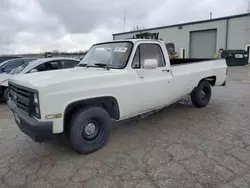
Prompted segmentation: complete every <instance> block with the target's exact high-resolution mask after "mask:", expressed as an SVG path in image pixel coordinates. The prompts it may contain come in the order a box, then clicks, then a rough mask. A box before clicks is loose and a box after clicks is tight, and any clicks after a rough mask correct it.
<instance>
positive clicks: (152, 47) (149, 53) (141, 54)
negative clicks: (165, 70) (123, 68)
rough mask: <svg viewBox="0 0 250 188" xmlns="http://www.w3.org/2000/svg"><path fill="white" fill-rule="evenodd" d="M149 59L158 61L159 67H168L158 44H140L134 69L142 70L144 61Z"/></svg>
mask: <svg viewBox="0 0 250 188" xmlns="http://www.w3.org/2000/svg"><path fill="white" fill-rule="evenodd" d="M147 59H156V60H157V64H158V67H164V66H165V65H166V64H165V60H164V56H163V53H162V50H161V47H160V46H159V45H158V44H140V45H139V46H138V47H137V50H136V53H135V56H134V59H133V62H132V68H133V69H140V68H142V67H143V64H144V61H145V60H147Z"/></svg>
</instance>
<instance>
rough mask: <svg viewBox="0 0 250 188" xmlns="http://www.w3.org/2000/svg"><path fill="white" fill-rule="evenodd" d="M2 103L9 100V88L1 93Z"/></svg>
mask: <svg viewBox="0 0 250 188" xmlns="http://www.w3.org/2000/svg"><path fill="white" fill-rule="evenodd" d="M3 98H4V101H5V102H7V101H8V100H9V88H7V89H5V90H4V92H3Z"/></svg>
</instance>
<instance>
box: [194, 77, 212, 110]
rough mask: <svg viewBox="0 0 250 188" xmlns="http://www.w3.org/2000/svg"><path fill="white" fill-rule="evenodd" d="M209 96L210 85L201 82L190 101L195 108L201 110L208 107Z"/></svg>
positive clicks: (210, 91)
mask: <svg viewBox="0 0 250 188" xmlns="http://www.w3.org/2000/svg"><path fill="white" fill-rule="evenodd" d="M211 95H212V89H211V85H210V83H209V82H208V81H206V80H203V81H201V82H200V83H199V85H198V86H197V87H196V88H195V89H194V91H193V92H192V94H191V100H192V103H193V104H194V105H195V106H196V107H199V108H202V107H205V106H207V105H208V103H209V101H210V99H211Z"/></svg>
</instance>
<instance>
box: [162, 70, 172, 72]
mask: <svg viewBox="0 0 250 188" xmlns="http://www.w3.org/2000/svg"><path fill="white" fill-rule="evenodd" d="M161 71H162V72H170V69H162V70H161Z"/></svg>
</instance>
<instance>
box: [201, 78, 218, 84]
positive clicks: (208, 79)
mask: <svg viewBox="0 0 250 188" xmlns="http://www.w3.org/2000/svg"><path fill="white" fill-rule="evenodd" d="M203 80H207V81H208V82H210V84H211V86H215V83H216V76H209V77H206V78H203V79H202V80H201V81H203ZM201 81H200V82H201Z"/></svg>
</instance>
